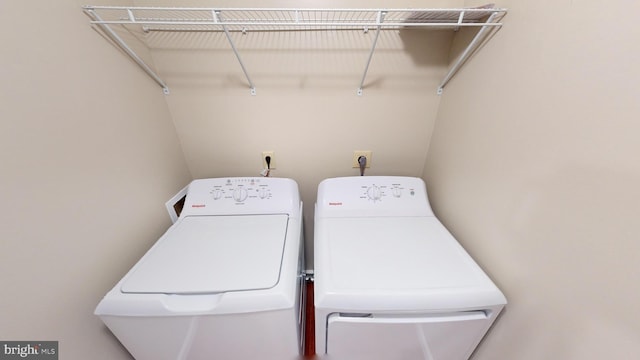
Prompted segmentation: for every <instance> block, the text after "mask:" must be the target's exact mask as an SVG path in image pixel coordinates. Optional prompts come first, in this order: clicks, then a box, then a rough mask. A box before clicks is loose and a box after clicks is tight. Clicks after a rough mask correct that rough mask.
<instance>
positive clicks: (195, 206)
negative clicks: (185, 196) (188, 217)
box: [191, 204, 206, 208]
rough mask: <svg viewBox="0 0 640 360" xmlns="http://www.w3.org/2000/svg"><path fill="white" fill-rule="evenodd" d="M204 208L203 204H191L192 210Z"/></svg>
mask: <svg viewBox="0 0 640 360" xmlns="http://www.w3.org/2000/svg"><path fill="white" fill-rule="evenodd" d="M205 206H206V205H205V204H193V205H191V207H192V208H203V207H205Z"/></svg>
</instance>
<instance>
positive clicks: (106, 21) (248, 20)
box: [83, 4, 507, 95]
mask: <svg viewBox="0 0 640 360" xmlns="http://www.w3.org/2000/svg"><path fill="white" fill-rule="evenodd" d="M83 10H84V12H85V13H86V14H87V15H88V16H89V17H90V18H91V24H92V25H95V26H97V27H99V28H100V29H101V30H102V31H103V32H104V33H105V34H106V35H107V36H108V37H109V38H110V39H111V40H113V41H114V42H115V43H116V44H117V45H118V46H120V47H121V48H122V50H123V51H124V52H125V53H126V54H127V55H129V56H130V57H131V58H132V59H133V60H134V61H135V62H136V63H137V64H138V65H139V66H140V67H141V68H142V69H143V70H144V71H145V72H146V73H147V74H148V75H149V76H151V77H152V78H153V79H154V80H155V81H156V82H157V83H158V84H159V85H160V86H161V87H162V89H163V91H164V93H165V94H168V93H169V88H168V86H167V84H166V83H165V82H164V81H163V80H162V79H161V78H160V76H159V75H158V74H156V72H155V71H154V70H153V69H152V68H151V67H149V66H148V65H147V64H146V63H145V62H144V61H143V60H142V58H141V57H140V56H138V54H136V52H135V51H134V50H133V49H132V47H131V46H129V45H128V44H127V43H126V42H125V41H124V40H123V39H122V37H121V36H119V35H118V33H117V32H116V31H114V28H113V27H115V26H124V27H136V28H137V29H136V30H137V31H141V32H143V33H149V32H152V31H220V32H224V33H225V35H226V37H227V40H228V41H229V45H230V46H231V48H232V50H233V52H234V53H235V56H236V58H237V59H238V62H239V63H240V66H241V67H242V71H243V72H244V75H245V77H246V79H247V82H248V84H249V87H250V90H251V94H252V95H255V94H256V90H255V86H254V84H253V81H252V80H251V77H250V76H249V72H248V70H247V69H246V67H245V65H244V63H243V62H242V58H241V57H240V54H239V52H238V50H237V48H236V46H235V44H234V42H233V40H232V38H231V36H230V34H229V33H230V32H232V31H241V32H243V33H246V32H251V31H296V30H327V29H329V30H335V31H341V30H354V29H358V30H362V31H365V32H368V31H370V30H374V31H375V32H376V34H375V37H374V39H373V42H372V45H371V50H370V53H369V57H368V59H367V63H366V65H365V68H364V73H363V75H362V80H361V81H360V86H359V87H358V95H362V91H363V86H364V82H365V79H366V76H367V71H368V69H369V64H370V63H371V59H372V57H373V54H374V51H375V48H376V44H377V41H378V36H379V34H380V31H381V30H387V29H418V28H439V29H443V28H444V29H452V30H458V29H459V28H461V27H476V28H480V30H479V31H478V32H477V34H476V35H475V37H474V38H473V40H471V41H470V42H469V44H468V46H467V47H466V49H465V50H464V51H462V53H461V54H460V56H459V57H458V59H456V61H455V62H454V63H453V64H452V65H451V67H450V68H449V70H448V72H447V74H446V75H445V77H444V79H443V80H442V82H441V83H440V86H439V87H438V94H441V93H442V90H443V88H444V87H445V86H446V85H447V83H448V82H449V81H450V80H451V78H452V77H453V76H454V75H455V73H456V72H457V71H458V70H459V69H460V67H461V66H462V65H463V64H464V63H465V62H466V61H467V60H468V59H469V57H470V56H471V55H472V54H473V53H474V52H475V51H476V50H477V49H478V48H479V47H480V46H481V45H482V44H483V43H484V42H485V41H486V40H488V39H489V38H490V36H489V34H491V33H493V32H494V31H497V30H498V29H499V28H500V27H501V26H502V23H500V20H501V19H502V17H503V16H504V15H505V14H506V12H507V10H506V9H499V8H495V7H494V6H493V4H490V5H485V6H482V7H477V8H461V9H289V8H287V9H276V8H150V7H119V6H91V5H86V6H83Z"/></svg>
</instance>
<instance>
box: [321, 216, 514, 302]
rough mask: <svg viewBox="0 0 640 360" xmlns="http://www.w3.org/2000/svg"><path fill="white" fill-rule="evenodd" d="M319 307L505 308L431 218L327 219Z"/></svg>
mask: <svg viewBox="0 0 640 360" xmlns="http://www.w3.org/2000/svg"><path fill="white" fill-rule="evenodd" d="M314 245H315V247H314V249H315V255H314V256H315V298H316V304H315V305H316V308H333V309H340V310H342V311H419V310H432V309H470V308H475V307H486V306H493V305H498V304H504V303H506V300H505V299H504V296H503V295H502V293H501V292H500V290H499V289H498V288H497V287H496V286H495V285H494V284H493V282H492V281H491V279H489V277H488V276H487V275H486V274H485V273H484V272H483V271H482V269H481V268H480V267H479V266H478V265H477V264H476V262H475V261H474V260H473V259H472V258H471V257H470V256H469V255H468V254H467V252H466V251H465V250H464V249H463V248H462V246H461V245H460V244H459V243H458V242H457V241H456V240H455V239H454V238H453V236H452V235H451V234H450V233H449V232H448V231H447V229H446V228H445V227H444V226H443V225H442V224H441V223H440V221H438V219H437V218H435V217H433V216H424V217H408V216H403V217H362V218H325V219H321V220H319V221H316V224H315V238H314Z"/></svg>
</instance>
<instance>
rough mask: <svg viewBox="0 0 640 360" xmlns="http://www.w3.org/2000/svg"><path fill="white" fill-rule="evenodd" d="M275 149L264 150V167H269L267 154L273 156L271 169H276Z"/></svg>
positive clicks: (270, 164)
mask: <svg viewBox="0 0 640 360" xmlns="http://www.w3.org/2000/svg"><path fill="white" fill-rule="evenodd" d="M274 154H275V153H274V152H273V151H263V152H262V168H263V169H266V168H267V156H269V157H270V158H271V162H270V163H269V169H271V170H274V169H275V168H276V157H275V155H274Z"/></svg>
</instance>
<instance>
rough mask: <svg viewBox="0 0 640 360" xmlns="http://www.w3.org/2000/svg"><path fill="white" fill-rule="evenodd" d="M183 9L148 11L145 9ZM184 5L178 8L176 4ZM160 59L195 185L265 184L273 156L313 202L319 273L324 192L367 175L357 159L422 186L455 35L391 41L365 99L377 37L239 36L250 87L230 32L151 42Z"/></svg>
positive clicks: (282, 173)
mask: <svg viewBox="0 0 640 360" xmlns="http://www.w3.org/2000/svg"><path fill="white" fill-rule="evenodd" d="M151 3H153V4H156V5H158V4H160V5H163V4H164V5H170V4H171V2H160V3H158V2H156V1H153V2H149V1H137V2H136V4H137V5H149V4H151ZM173 5H175V4H173ZM189 5H191V6H195V5H197V6H218V7H225V6H234V7H238V6H249V7H250V6H254V7H255V6H258V7H291V6H297V7H322V8H330V7H340V8H357V7H395V8H403V7H411V6H413V7H419V6H423V7H424V6H427V5H428V6H444V7H446V6H454V5H457V6H460V5H462V2H461V1H435V2H431V3H429V4H425V2H423V1H422V2H421V1H402V2H399V1H376V2H370V1H358V0H351V1H333V2H326V1H304V2H299V1H298V2H295V1H282V0H271V1H240V2H238V1H226V2H225V1H216V2H212V1H200V2H189ZM149 37H150V44H151V45H152V47H153V48H154V49H153V50H152V55H153V59H154V62H155V64H156V65H157V67H158V69H159V71H160V73H161V74H162V76H163V77H164V79H165V80H166V82H167V83H168V84H169V86H170V89H171V95H170V96H167V98H166V99H167V103H168V104H169V109H170V111H171V114H172V116H173V120H174V122H175V124H176V129H177V131H178V135H179V137H180V139H181V142H182V144H183V147H184V153H185V157H186V160H187V163H188V164H189V169H190V170H191V173H192V174H193V176H194V177H196V178H200V177H217V176H258V175H259V173H260V170H261V166H262V162H261V153H262V151H263V150H273V151H275V160H276V164H277V169H276V170H275V171H273V172H272V176H277V177H291V178H293V179H295V180H296V181H297V182H298V184H299V185H300V189H301V193H302V200H303V201H304V203H305V207H304V212H305V230H306V231H305V232H306V240H307V241H306V244H307V245H306V254H307V256H306V257H307V262H308V268H312V267H313V252H312V250H313V243H312V236H313V207H314V202H315V198H316V191H317V185H318V183H319V182H320V181H321V180H322V179H325V178H328V177H336V176H351V175H358V174H359V172H358V170H357V169H353V168H352V156H353V152H354V150H371V151H372V152H373V154H372V159H371V168H370V169H369V170H368V171H367V174H369V175H375V174H386V175H408V176H420V175H421V173H422V170H423V167H424V162H425V160H426V153H427V147H428V143H429V138H430V134H431V129H432V126H433V121H434V120H435V115H436V111H437V108H438V103H439V101H440V97H439V96H437V94H436V90H437V87H438V85H439V82H440V81H441V80H442V78H443V77H444V73H445V71H446V67H447V59H448V52H449V48H450V46H451V40H452V37H453V33H452V32H443V31H426V32H425V31H420V30H417V31H402V32H399V31H384V32H382V34H381V35H380V39H379V42H378V44H377V47H376V52H375V54H374V56H373V60H372V63H371V66H370V68H369V72H368V74H367V78H366V81H365V88H364V95H363V96H361V97H360V96H357V94H356V92H357V89H358V87H359V84H360V81H361V78H362V76H363V73H364V69H365V65H366V62H367V57H368V55H369V50H370V48H371V44H372V41H373V39H374V31H369V32H368V33H364V32H363V31H345V32H326V31H319V32H249V33H248V34H247V35H242V34H240V33H233V34H232V37H233V39H234V41H235V43H236V46H237V48H238V51H239V53H240V56H241V57H242V60H243V62H244V64H245V66H246V68H247V71H248V73H249V76H250V77H251V80H252V81H253V83H254V84H255V87H256V91H257V95H256V96H251V95H250V94H249V85H248V83H247V80H246V79H245V76H244V74H243V73H242V70H241V67H240V65H239V63H238V61H237V60H236V58H235V56H234V54H233V52H232V51H231V48H230V46H229V44H228V41H227V39H226V38H225V36H224V34H223V33H195V34H194V33H188V34H181V33H151V34H150V36H149Z"/></svg>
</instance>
